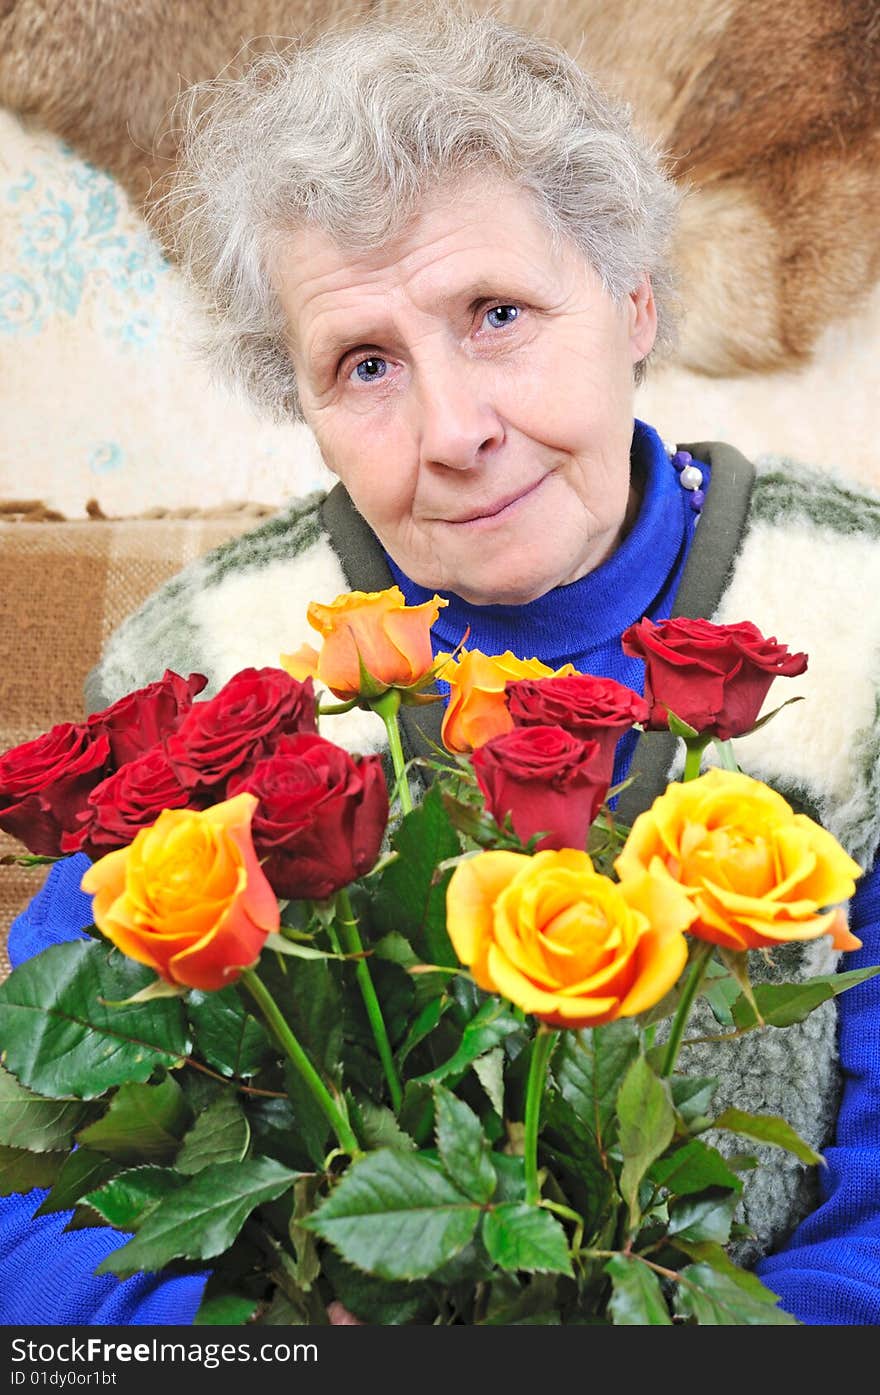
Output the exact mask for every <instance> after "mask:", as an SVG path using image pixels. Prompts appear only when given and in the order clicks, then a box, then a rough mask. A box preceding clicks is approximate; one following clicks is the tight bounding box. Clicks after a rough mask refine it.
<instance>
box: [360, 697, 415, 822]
mask: <svg viewBox="0 0 880 1395" xmlns="http://www.w3.org/2000/svg"><path fill="white" fill-rule="evenodd" d="M370 706H371V707H372V709H373V711H374V712H378V713H379V716H380V717H381V718H382V721H383V722H384V723H385V730H386V732H387V733H388V749H389V750H390V752H391V763H392V765H393V766H394V774H395V777H396V780H397V789H398V792H399V795H400V807H401V809H402V810H403V812H404V813H405V814H410V813H412V807H413V806H412V799H411V797H410V792H409V781H408V780H407V778H406V759H405V758H404V754H403V746H402V745H401V743H400V728H399V726H398V725H397V714H398V712H399V711H400V693H399V692H398V691H397V689H396V688H389V689H388V691H387V693H383V694H382V696H381V697H379V698H374V699H373V700H372V702H371V703H370Z"/></svg>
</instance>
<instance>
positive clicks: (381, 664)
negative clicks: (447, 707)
mask: <svg viewBox="0 0 880 1395" xmlns="http://www.w3.org/2000/svg"><path fill="white" fill-rule="evenodd" d="M448 604H449V602H448V601H444V600H443V599H442V598H441V597H440V596H435V597H434V599H433V600H431V601H425V603H424V604H423V605H407V604H406V603H405V601H404V599H403V592H402V591H401V589H400V587H399V586H389V588H388V590H387V591H348V592H346V594H345V595H343V596H337V597H336V600H335V601H334V602H333V603H332V605H320V604H319V603H318V602H317V601H312V602H311V604H310V605H309V608H308V612H307V616H308V621H309V624H310V625H311V626H312V628H313V629H315V630H317V631H318V633H319V634H320V635H321V636H322V637H323V640H324V643H323V645H322V647H321V652H320V654H319V653H318V651H317V650H316V649H313V648H312V646H311V645H310V644H304V645H302V647H301V648H300V649H298V650H297V652H296V653H295V654H282V655H281V666H282V668H285V669H286V670H287V672H288V673H289V674H291V675H292V676H293V677H294V678H299V679H305V678H318V679H320V681H321V682H322V683H323V684H324V685H325V686H326V687H328V688H329V689H330V691H331V692H333V693H335V694H336V696H337V697H339V698H342V699H343V701H347V700H348V699H349V698H353V697H378V696H379V695H380V694H381V693H383V692H385V691H386V690H387V689H388V688H411V687H413V685H414V684H417V683H419V681H420V680H422V679H424V678H425V677H426V675H427V674H428V673H429V672H430V670H431V669H432V667H433V664H434V657H433V654H432V653H431V626H432V625H433V624H434V621H435V620H436V619H437V616H438V614H439V613H440V608H441V606H446V605H448ZM361 667H363V668H364V669H365V670H366V672H367V674H368V675H369V680H368V682H367V684H366V685H365V684H364V681H363V676H362V673H361ZM370 680H372V682H370Z"/></svg>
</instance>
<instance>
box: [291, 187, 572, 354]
mask: <svg viewBox="0 0 880 1395" xmlns="http://www.w3.org/2000/svg"><path fill="white" fill-rule="evenodd" d="M572 254H573V256H572ZM573 259H574V260H575V262H576V264H579V266H578V269H580V268H581V267H583V266H584V265H585V264H584V263H583V259H582V258H581V257H580V254H579V253H576V252H574V249H573V248H572V249H570V250H569V254H568V256H566V255H565V254H562V255H560V248H559V247H558V245H556V244H555V243H554V240H553V238H552V235H551V233H550V230H549V229H548V227H547V224H546V223H545V221H544V219H543V218H542V217H541V214H540V212H539V209H538V207H537V204H536V202H535V200H534V199H533V198H532V196H531V195H530V194H528V193H526V192H524V191H523V190H520V189H517V188H516V187H514V186H513V185H511V184H507V183H499V182H497V181H495V182H492V183H487V182H486V181H485V180H483V181H477V180H474V181H471V182H470V184H469V186H468V187H466V188H459V189H455V190H442V191H439V192H437V193H434V194H432V195H429V196H428V197H426V198H425V199H424V200H423V202H422V203H421V204H420V205H419V206H418V209H417V211H416V213H415V215H414V216H413V218H412V219H411V220H410V221H409V223H408V224H407V225H406V227H405V228H404V229H403V230H402V231H401V232H400V233H399V234H397V235H396V236H395V237H394V238H393V239H391V240H390V241H389V242H387V243H386V244H385V245H383V246H382V247H378V248H372V249H369V250H359V249H353V248H348V247H344V246H341V245H340V244H339V243H337V242H335V241H334V240H333V239H332V238H331V237H330V235H329V234H328V233H327V232H326V231H325V230H324V229H322V228H318V227H314V226H310V227H305V228H302V229H299V230H297V231H296V232H294V233H293V234H292V235H291V236H290V237H289V238H288V239H287V240H286V241H285V242H284V243H281V244H279V246H278V248H277V250H276V255H275V258H274V266H273V280H274V283H275V286H276V290H277V292H278V295H279V298H280V301H281V304H282V307H283V309H284V313H285V317H286V319H287V323H288V326H289V330H290V333H291V335H292V337H293V339H294V340H295V342H296V346H297V348H298V350H299V351H300V352H301V353H302V354H304V355H306V356H307V357H308V360H309V361H310V362H311V361H313V359H321V358H322V357H324V356H325V355H327V354H329V353H332V351H333V348H334V340H335V339H336V338H338V337H339V336H340V335H341V337H342V338H343V339H345V340H349V339H350V336H351V333H352V330H353V328H354V326H353V325H352V317H355V318H356V319H364V320H365V321H372V320H373V319H374V318H375V317H376V316H377V315H378V316H380V317H381V315H382V314H383V313H384V314H385V315H386V316H387V314H388V313H390V312H391V311H392V309H393V307H392V304H391V302H394V303H395V304H396V305H397V306H398V308H401V307H404V306H410V307H412V308H413V309H416V310H419V311H423V312H424V313H435V314H438V315H444V314H446V313H449V312H453V313H458V312H459V310H460V309H461V308H463V307H467V305H468V304H470V303H471V302H474V303H476V302H478V301H479V300H481V299H483V298H488V297H492V296H496V295H501V294H506V295H511V296H513V295H515V294H519V295H520V296H527V295H537V296H541V297H551V298H552V297H553V296H554V295H555V294H558V293H559V291H560V288H561V286H562V285H563V283H564V282H565V281H566V280H567V279H569V278H570V275H571V272H572V267H571V265H569V263H570V262H571V261H572V260H573Z"/></svg>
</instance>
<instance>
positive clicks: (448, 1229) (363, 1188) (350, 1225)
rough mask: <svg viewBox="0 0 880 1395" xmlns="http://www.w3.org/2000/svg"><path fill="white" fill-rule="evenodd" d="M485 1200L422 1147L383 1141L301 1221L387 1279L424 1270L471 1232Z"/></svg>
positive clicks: (428, 1270) (425, 1272)
mask: <svg viewBox="0 0 880 1395" xmlns="http://www.w3.org/2000/svg"><path fill="white" fill-rule="evenodd" d="M479 1218H480V1208H479V1207H478V1206H477V1205H475V1204H474V1202H472V1201H471V1200H470V1199H469V1198H468V1197H466V1196H465V1195H464V1194H463V1193H462V1192H460V1191H459V1190H458V1188H457V1187H454V1186H453V1185H452V1183H451V1182H450V1181H448V1180H447V1178H446V1177H445V1176H444V1174H443V1173H442V1172H441V1171H440V1169H439V1167H436V1166H435V1165H434V1164H433V1163H431V1162H428V1161H427V1159H425V1158H423V1157H422V1156H420V1155H419V1154H414V1153H400V1152H397V1151H395V1150H393V1149H390V1148H382V1149H379V1151H378V1152H375V1153H370V1154H368V1155H367V1156H366V1157H365V1158H363V1159H361V1160H360V1161H359V1162H356V1163H355V1164H354V1165H353V1166H352V1167H350V1168H349V1170H348V1172H347V1173H346V1174H345V1176H344V1177H343V1179H342V1181H341V1182H340V1183H339V1185H338V1186H337V1187H336V1189H335V1191H333V1192H332V1193H331V1195H330V1196H329V1197H328V1198H327V1200H326V1201H325V1202H324V1203H323V1204H322V1205H321V1206H320V1207H319V1208H318V1210H317V1211H316V1212H315V1213H314V1214H313V1215H312V1216H310V1217H308V1218H307V1219H306V1220H304V1221H303V1224H304V1225H305V1226H306V1227H307V1228H308V1229H309V1230H314V1231H315V1232H316V1233H317V1234H318V1235H320V1236H321V1238H322V1239H323V1240H326V1241H327V1242H328V1244H330V1245H333V1247H334V1248H335V1249H336V1250H338V1251H339V1253H340V1254H341V1255H342V1256H343V1258H344V1259H347V1260H348V1261H349V1263H350V1264H354V1265H356V1266H357V1267H358V1268H360V1269H365V1270H367V1271H369V1272H370V1273H373V1274H377V1275H378V1276H379V1277H380V1278H382V1279H421V1278H427V1276H428V1275H429V1274H432V1273H433V1272H434V1270H435V1269H439V1267H440V1266H441V1265H442V1264H445V1263H446V1261H447V1260H450V1259H452V1257H453V1256H454V1255H457V1254H458V1253H459V1251H460V1250H463V1249H464V1247H465V1245H467V1243H468V1241H469V1240H470V1239H471V1236H472V1235H473V1233H474V1231H475V1230H476V1227H477V1221H478V1220H479Z"/></svg>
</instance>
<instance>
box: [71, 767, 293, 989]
mask: <svg viewBox="0 0 880 1395" xmlns="http://www.w3.org/2000/svg"><path fill="white" fill-rule="evenodd" d="M256 807H257V800H256V799H255V798H254V796H253V795H252V794H239V795H236V797H235V798H234V799H227V800H226V801H225V803H223V804H215V805H214V806H213V808H211V809H205V810H204V812H201V813H200V812H197V811H196V810H192V809H165V810H163V812H162V813H161V814H160V815H159V817H158V819H157V820H156V822H155V823H154V824H153V825H152V827H150V828H143V829H141V831H140V833H138V834H137V836H136V837H135V839H134V842H133V843H131V845H130V846H129V847H127V848H120V849H118V850H117V851H116V852H111V853H108V854H107V856H106V857H102V858H101V859H100V861H98V862H96V863H95V864H94V866H92V867H90V868H89V870H88V871H87V872H86V874H85V876H84V877H83V879H82V889H83V891H86V892H88V893H89V894H90V895H92V896H94V898H95V899H94V904H93V914H94V917H95V924H96V925H97V927H98V929H99V930H100V931H101V932H102V933H103V934H104V935H106V936H107V939H108V940H112V942H113V944H115V945H116V947H117V949H121V950H122V953H123V954H127V955H128V956H129V957H130V958H131V959H136V960H137V961H138V963H140V964H148V965H149V966H150V968H151V969H155V970H156V972H157V973H158V974H159V975H161V977H162V978H164V979H166V980H167V981H168V982H169V983H179V984H184V985H186V987H187V988H202V989H204V990H206V991H211V990H213V989H218V988H225V987H226V985H227V984H229V983H233V982H234V981H235V979H236V978H237V977H238V974H239V972H240V970H241V969H244V968H248V967H249V966H250V965H251V964H253V963H255V962H256V960H257V959H258V958H259V955H260V950H261V949H262V947H263V942H264V940H265V939H266V936H267V935H268V934H270V932H272V931H274V930H277V929H278V924H279V919H280V917H279V912H278V902H277V900H276V898H275V894H274V892H273V891H272V888H271V887H270V886H269V883H268V882H267V880H266V878H265V876H264V875H263V872H262V869H261V867H260V864H259V862H258V861H257V856H256V853H255V852H254V845H253V842H252V841H251V819H252V817H253V813H254V809H255V808H256Z"/></svg>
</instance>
